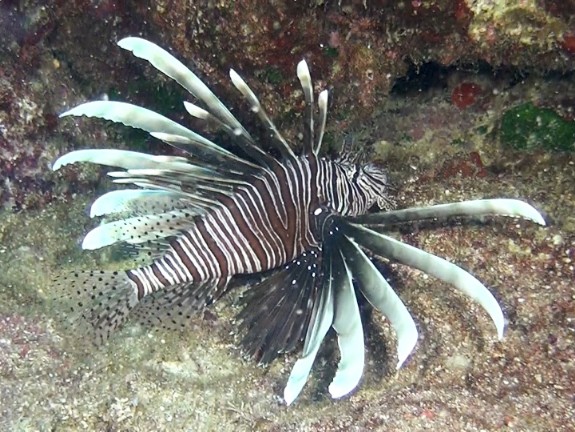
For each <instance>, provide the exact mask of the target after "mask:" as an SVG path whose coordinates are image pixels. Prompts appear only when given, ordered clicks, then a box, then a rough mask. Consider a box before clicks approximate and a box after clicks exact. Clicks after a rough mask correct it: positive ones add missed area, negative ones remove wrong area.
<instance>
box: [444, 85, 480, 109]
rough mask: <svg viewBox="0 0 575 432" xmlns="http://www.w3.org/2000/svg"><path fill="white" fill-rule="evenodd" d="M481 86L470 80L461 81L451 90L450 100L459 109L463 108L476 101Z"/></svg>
mask: <svg viewBox="0 0 575 432" xmlns="http://www.w3.org/2000/svg"><path fill="white" fill-rule="evenodd" d="M480 94H481V87H480V86H479V85H478V84H475V83H472V82H462V83H461V84H459V85H458V86H456V87H455V88H454V89H453V91H452V92H451V102H452V103H453V105H455V106H456V107H457V108H459V109H465V108H468V107H470V106H472V105H474V104H475V103H476V102H477V99H478V97H479V95H480Z"/></svg>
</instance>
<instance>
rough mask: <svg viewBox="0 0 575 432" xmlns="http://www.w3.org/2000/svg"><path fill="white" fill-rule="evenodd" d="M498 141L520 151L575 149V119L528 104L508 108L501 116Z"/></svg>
mask: <svg viewBox="0 0 575 432" xmlns="http://www.w3.org/2000/svg"><path fill="white" fill-rule="evenodd" d="M499 135H500V140H501V143H502V144H503V145H504V146H507V147H513V148H516V149H520V150H529V149H546V150H559V151H569V150H571V151H572V150H575V122H572V121H567V120H565V119H563V118H562V117H561V116H559V114H557V113H556V112H555V111H553V110H552V109H549V108H538V107H536V106H534V105H533V104H531V103H525V104H521V105H518V106H516V107H514V108H511V109H510V110H508V111H507V112H506V113H505V114H503V117H502V118H501V125H500V129H499Z"/></svg>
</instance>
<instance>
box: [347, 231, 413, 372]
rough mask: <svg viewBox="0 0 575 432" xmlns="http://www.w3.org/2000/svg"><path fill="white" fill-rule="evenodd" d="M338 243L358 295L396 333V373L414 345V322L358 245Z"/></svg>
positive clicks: (352, 242)
mask: <svg viewBox="0 0 575 432" xmlns="http://www.w3.org/2000/svg"><path fill="white" fill-rule="evenodd" d="M341 241H342V251H343V254H344V257H345V260H346V263H347V265H348V266H349V268H350V270H351V272H352V273H353V275H354V277H355V278H356V280H357V281H358V282H359V288H360V289H361V292H362V293H363V295H365V298H366V299H367V300H368V301H369V302H370V303H371V305H372V306H373V307H375V308H376V309H377V310H379V311H380V312H381V313H382V314H383V315H384V316H385V317H386V318H387V319H389V321H390V323H391V325H392V327H393V329H394V330H395V333H396V335H397V358H398V362H397V369H399V368H400V367H401V366H402V365H403V363H404V362H405V360H406V359H407V357H408V356H409V355H410V354H411V352H412V351H413V348H414V347H415V344H416V343H417V328H416V327H415V322H414V321H413V318H412V317H411V314H410V313H409V311H408V310H407V308H406V307H405V305H404V304H403V302H402V301H401V299H400V298H399V296H398V295H397V294H396V293H395V291H394V290H393V288H392V287H391V286H390V285H389V283H387V281H386V280H385V278H384V277H383V275H382V274H381V273H380V272H379V270H378V269H377V268H376V267H375V266H374V265H373V263H372V262H371V260H370V259H369V258H368V257H367V256H366V255H365V253H363V251H362V250H361V249H360V247H359V246H358V244H357V243H356V242H355V241H353V240H352V239H350V238H348V237H343V238H342V240H341Z"/></svg>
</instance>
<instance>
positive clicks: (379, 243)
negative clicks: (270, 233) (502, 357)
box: [342, 224, 505, 339]
mask: <svg viewBox="0 0 575 432" xmlns="http://www.w3.org/2000/svg"><path fill="white" fill-rule="evenodd" d="M342 229H343V231H344V234H345V235H346V236H348V237H349V238H351V239H353V241H355V242H356V243H358V244H360V245H361V246H363V247H365V248H367V249H369V250H371V251H373V252H374V253H375V254H377V255H379V256H382V257H384V258H389V259H393V260H395V261H398V262H399V263H401V264H405V265H408V266H410V267H413V268H416V269H418V270H421V271H423V272H424V273H427V274H429V275H432V276H435V277H437V278H438V279H441V280H442V281H444V282H447V283H449V284H451V285H453V286H454V287H455V288H457V289H459V290H460V291H461V292H463V293H464V294H466V295H467V296H469V297H470V298H471V299H473V300H475V301H476V302H477V303H479V304H480V305H481V306H482V307H483V309H485V311H486V312H487V313H488V314H489V316H490V317H491V319H492V320H493V323H494V324H495V327H496V328H497V335H498V337H499V338H500V339H501V338H502V337H503V332H504V327H505V321H504V318H503V312H502V310H501V307H500V306H499V303H497V300H495V297H493V294H491V293H490V292H489V290H488V289H487V288H486V287H485V286H484V285H483V284H482V283H481V282H479V281H478V280H477V279H476V278H475V277H474V276H472V275H471V274H469V273H468V272H466V271H465V270H463V269H462V268H460V267H458V266H456V265H455V264H453V263H450V262H448V261H446V260H444V259H443V258H439V257H437V256H435V255H432V254H430V253H428V252H424V251H422V250H421V249H417V248H415V247H413V246H410V245H407V244H405V243H402V242H400V241H398V240H395V239H394V238H392V237H389V236H386V235H384V234H380V233H378V232H376V231H373V230H371V229H369V228H366V227H363V226H360V225H355V224H342Z"/></svg>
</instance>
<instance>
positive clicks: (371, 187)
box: [53, 37, 545, 404]
mask: <svg viewBox="0 0 575 432" xmlns="http://www.w3.org/2000/svg"><path fill="white" fill-rule="evenodd" d="M118 44H119V45H120V47H122V48H124V49H127V50H129V51H132V52H133V53H134V55H135V56H137V57H139V58H142V59H144V60H146V61H148V62H150V63H151V64H152V65H153V66H154V67H156V68H157V69H158V70H160V71H161V72H163V73H164V74H166V75H167V76H169V77H170V78H172V79H174V80H175V81H176V82H177V83H178V84H180V85H181V86H182V87H184V88H185V89H186V90H187V91H188V92H189V93H190V94H191V95H193V96H195V98H196V99H197V100H198V101H199V102H200V103H201V104H202V105H203V106H204V107H205V108H202V107H199V106H196V105H194V104H192V103H189V102H184V106H185V108H186V110H187V111H188V113H190V114H191V115H192V116H194V117H196V118H198V119H200V120H203V121H205V122H206V123H207V124H209V125H210V126H212V127H215V128H217V129H219V130H221V131H223V132H224V133H226V134H227V135H228V136H229V137H230V141H231V143H232V145H234V146H235V148H233V149H232V150H233V151H230V150H226V149H224V148H222V147H220V146H218V145H217V144H216V143H214V142H212V141H210V140H209V139H208V138H206V137H204V136H202V135H200V134H198V133H196V132H194V131H192V130H189V129H187V128H185V127H184V126H182V125H180V124H178V123H176V122H174V121H172V120H170V119H168V118H166V117H164V116H162V115H160V114H158V113H155V112H153V111H150V110H147V109H145V108H142V107H138V106H134V105H131V104H127V103H123V102H112V101H95V102H88V103H85V104H82V105H80V106H78V107H75V108H73V109H71V110H69V111H67V112H65V113H64V114H63V116H67V115H74V116H88V117H96V118H102V119H106V120H111V121H115V122H119V123H123V124H125V125H127V126H130V127H134V128H139V129H142V130H144V131H147V132H149V133H150V135H151V136H153V137H154V138H157V139H160V140H162V141H164V142H166V143H168V144H170V145H172V146H174V147H176V148H177V149H179V150H180V151H182V152H184V153H185V154H186V155H187V157H181V156H153V155H148V154H144V153H138V152H130V151H123V150H113V149H105V150H99V149H98V150H94V149H88V150H77V151H73V152H71V153H68V154H66V155H64V156H62V157H61V158H59V159H58V160H57V161H56V162H55V163H54V166H53V169H54V170H57V169H59V168H60V167H62V166H63V165H67V164H70V163H76V162H91V163H97V164H101V165H105V166H110V167H115V168H117V169H119V171H113V172H110V173H109V175H110V176H111V177H112V178H113V179H114V182H116V183H120V184H124V185H126V184H128V185H135V186H136V187H137V188H136V189H121V190H116V191H112V192H109V193H107V194H105V195H103V196H101V197H100V198H98V199H97V200H96V201H95V202H94V203H93V205H92V208H91V212H90V214H91V216H109V215H122V214H124V213H126V212H127V213H129V214H131V215H132V216H131V217H128V218H126V219H121V217H122V216H118V217H119V218H120V219H119V220H116V221H114V222H107V223H104V224H102V225H100V226H98V227H97V228H95V229H93V230H92V231H90V232H89V233H88V234H87V235H86V237H85V239H84V241H83V243H82V246H83V248H85V249H98V248H101V247H104V246H109V245H113V244H125V245H127V246H128V247H129V248H130V250H131V251H134V250H135V251H136V252H138V253H145V254H146V255H147V256H150V257H151V258H152V263H151V264H149V265H146V266H142V267H139V268H136V269H133V270H128V271H117V272H108V271H80V272H74V273H72V274H68V275H63V276H62V277H60V278H59V279H58V281H57V286H58V287H59V288H60V291H61V292H62V296H61V298H62V299H64V300H65V301H66V303H67V306H68V311H69V313H70V316H71V321H72V322H73V323H74V324H78V325H79V326H81V325H82V324H85V323H87V324H88V331H89V332H91V333H93V336H94V337H95V340H96V341H97V342H104V341H105V340H107V339H108V337H109V336H110V335H111V334H112V333H113V332H114V331H115V330H116V329H117V328H119V327H120V326H121V325H122V324H123V323H125V322H126V321H127V320H128V319H129V318H131V317H134V318H135V319H137V320H139V321H140V322H143V323H145V324H152V325H160V326H162V327H169V328H174V327H177V328H179V327H181V326H185V324H186V323H187V322H188V321H189V320H190V319H191V317H192V315H193V314H194V313H195V312H197V311H198V310H201V309H202V308H204V307H205V306H207V305H209V304H210V303H211V302H212V301H213V300H215V299H217V298H218V297H220V296H221V295H222V294H223V293H224V292H225V290H226V288H227V287H228V286H229V285H230V284H229V282H230V280H231V279H233V278H236V277H238V276H240V275H245V274H260V275H261V276H262V277H261V281H260V282H258V283H256V284H255V285H252V286H250V287H249V289H248V290H247V292H246V295H245V296H244V298H243V300H242V301H243V304H244V307H243V309H242V311H241V312H240V313H239V315H238V323H239V328H240V332H242V333H243V335H244V336H243V340H242V345H243V346H244V348H245V349H246V351H247V352H248V353H250V354H252V355H254V356H255V357H257V358H258V359H259V360H260V361H261V362H262V363H268V362H270V361H272V360H273V359H275V358H276V357H277V356H278V355H279V354H281V353H283V352H289V351H292V350H294V349H295V348H297V347H298V346H301V345H303V350H302V354H301V357H300V358H299V359H298V360H297V362H296V363H295V364H294V366H293V369H292V372H291V374H290V377H289V379H288V382H287V384H286V387H285V389H284V399H285V401H286V403H287V404H290V403H292V402H293V401H294V400H295V399H296V398H297V396H298V395H299V394H300V392H301V390H302V388H303V386H304V385H305V383H306V381H307V379H308V376H309V374H310V371H311V368H312V365H313V363H314V360H315V358H316V355H317V353H318V351H319V348H320V345H321V343H322V341H323V339H324V338H325V336H326V334H327V333H328V331H329V329H330V328H333V329H334V330H335V333H336V335H337V339H338V347H339V349H340V353H341V358H340V362H339V365H338V369H337V372H336V374H335V377H334V379H333V381H332V383H331V384H330V386H329V392H330V394H331V396H332V397H334V398H339V397H342V396H344V395H346V394H348V393H349V392H351V391H352V390H353V389H354V388H355V387H356V386H357V385H358V383H359V381H360V379H361V376H362V372H363V367H364V361H365V356H364V342H363V338H364V335H363V326H362V322H361V315H360V312H359V306H358V303H357V299H356V291H357V290H359V291H361V293H362V295H363V297H365V299H367V301H368V302H369V303H370V304H371V305H372V306H373V307H374V308H375V309H377V310H378V311H380V312H381V313H382V314H383V315H384V316H385V317H386V318H387V319H388V320H389V323H390V325H391V327H392V328H393V329H394V331H395V333H396V335H397V344H396V345H397V359H398V362H397V367H398V368H399V367H401V366H402V365H403V363H404V362H405V361H406V359H407V358H408V356H409V355H410V353H411V352H412V350H413V349H414V347H415V345H416V342H417V340H418V332H417V327H416V325H415V322H414V320H413V318H412V316H411V314H410V313H409V311H408V309H407V307H406V306H405V305H404V304H403V302H402V300H401V299H400V297H399V296H398V295H397V293H395V291H394V290H393V288H392V287H391V286H390V285H389V283H388V281H387V280H386V279H385V278H384V276H383V275H382V274H381V273H380V271H379V270H378V268H377V267H376V266H375V265H374V263H373V262H372V260H371V258H370V257H368V256H367V254H366V253H365V251H366V250H369V251H370V253H371V254H372V256H379V257H383V258H385V259H387V260H391V261H394V262H398V263H401V264H404V265H407V266H410V267H413V268H415V269H418V270H420V271H422V272H424V273H427V274H429V275H432V276H435V277H437V278H439V279H440V280H442V281H444V282H446V283H449V284H452V285H453V286H454V287H455V288H457V289H459V290H460V291H461V292H462V293H464V294H465V295H467V296H468V297H469V298H471V299H472V300H473V301H475V302H477V303H478V304H480V305H481V306H482V307H483V309H484V310H485V311H486V312H487V314H488V315H489V316H490V317H491V319H492V320H493V322H494V324H495V327H496V329H497V335H498V336H499V337H500V338H501V337H502V336H503V331H504V325H505V321H504V317H503V312H502V310H501V307H500V306H499V304H498V302H497V300H496V299H495V297H494V296H493V295H492V294H491V292H490V291H489V290H488V289H487V288H486V287H485V286H484V285H483V284H482V283H481V282H480V281H479V280H477V279H476V278H475V277H474V276H472V275H471V274H469V273H468V272H466V271H465V270H463V269H462V268H460V267H458V266H457V265H455V264H454V263H452V262H449V261H447V260H445V259H443V258H440V257H437V256H435V255H432V254H429V253H427V252H425V251H422V250H420V249H417V248H415V247H413V246H410V245H407V244H405V243H403V242H401V241H399V240H396V239H395V238H393V237H392V236H388V235H385V233H384V231H385V229H386V228H387V227H390V226H394V225H398V224H404V223H406V222H412V221H419V220H424V219H434V218H447V217H475V218H484V217H485V216H488V215H504V216H514V217H522V218H525V219H527V220H530V221H533V222H536V223H538V224H541V225H544V224H545V221H544V219H543V217H542V216H541V215H540V214H539V212H538V211H537V210H535V209H534V208H533V207H532V206H530V205H529V204H527V203H525V202H523V201H519V200H514V199H486V200H475V201H464V202H459V203H450V204H441V205H436V206H430V207H420V208H408V209H400V210H391V207H392V206H391V204H390V203H391V201H390V199H389V198H388V196H387V190H388V183H387V177H386V174H385V171H384V170H383V169H382V168H380V167H377V166H375V165H373V164H364V163H358V160H357V159H354V158H353V157H352V156H351V154H350V153H349V152H345V151H344V152H343V153H342V154H340V155H339V156H338V157H337V158H336V159H328V158H324V157H321V156H320V150H321V147H322V138H323V135H324V131H325V124H326V117H327V103H328V93H327V91H326V90H324V91H322V92H321V93H320V94H319V96H318V100H317V105H318V107H319V110H318V111H319V112H318V114H317V115H315V112H314V93H313V86H312V83H311V77H310V74H309V70H308V67H307V64H306V62H305V61H301V62H300V63H299V64H298V66H297V76H298V78H299V81H300V83H301V86H302V90H303V95H304V99H305V103H306V104H305V111H304V113H303V123H304V127H303V142H302V148H301V149H299V150H300V151H297V152H296V149H295V148H294V146H292V145H291V144H290V143H288V142H287V141H286V140H285V139H284V138H283V137H282V136H281V134H280V133H279V131H278V130H277V128H276V126H275V125H274V124H273V122H272V121H271V120H270V119H269V117H268V115H267V114H266V112H265V111H264V109H263V107H262V106H261V104H260V102H259V100H258V99H257V97H256V96H255V94H254V93H253V91H252V90H251V89H250V88H249V86H248V85H247V84H246V83H245V81H244V80H243V79H242V78H241V77H240V76H239V75H238V74H237V73H236V72H235V71H233V70H231V71H230V78H231V81H232V83H233V85H234V86H235V87H236V88H237V89H238V90H239V92H240V93H241V94H242V96H243V97H244V98H245V99H246V100H247V102H248V104H249V105H250V109H251V112H252V113H254V114H255V115H256V116H257V117H258V118H259V119H260V120H261V122H262V124H263V126H264V128H265V130H266V133H265V134H264V137H263V139H262V140H255V139H254V138H253V137H252V136H251V135H250V133H249V132H248V131H247V130H246V129H245V128H244V127H243V126H242V124H241V123H240V122H239V121H238V120H237V119H236V118H235V116H234V115H233V114H232V113H231V112H230V110H229V109H228V108H226V107H225V105H224V104H223V103H222V102H221V101H220V100H219V99H218V98H217V97H216V95H215V94H214V93H213V92H212V91H211V90H210V89H209V88H208V87H207V86H206V85H205V84H204V83H203V82H202V81H201V80H200V79H199V78H198V77H197V76H196V75H195V74H194V73H193V72H191V71H190V70H189V69H188V68H187V67H186V66H184V65H183V64H182V63H181V62H180V61H179V60H177V59H176V58H174V57H173V56H172V55H171V54H169V53H168V52H167V51H165V50H163V49H162V48H160V47H158V46H157V45H155V44H153V43H151V42H148V41H146V40H144V39H140V38H134V37H129V38H126V39H122V40H121V41H120V42H119V43H118ZM318 119H319V122H318V123H319V126H318V127H317V128H315V127H314V121H315V120H318ZM316 133H317V136H316ZM262 143H265V145H262ZM270 149H271V150H273V151H271V152H270V151H268V150H270ZM372 207H378V208H380V209H382V210H385V211H382V212H377V213H369V214H368V212H369V210H370V209H371V208H372ZM371 226H377V227H378V229H377V230H374V229H372V228H371Z"/></svg>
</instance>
